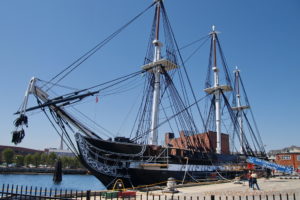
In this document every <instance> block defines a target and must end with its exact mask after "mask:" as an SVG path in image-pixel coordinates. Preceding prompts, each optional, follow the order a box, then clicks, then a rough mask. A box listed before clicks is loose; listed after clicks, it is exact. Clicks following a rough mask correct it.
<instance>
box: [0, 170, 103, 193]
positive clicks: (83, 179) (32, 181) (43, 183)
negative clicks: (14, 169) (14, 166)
mask: <svg viewBox="0 0 300 200" xmlns="http://www.w3.org/2000/svg"><path fill="white" fill-rule="evenodd" d="M52 177H53V175H52V174H0V185H1V187H2V185H3V184H5V185H7V184H10V185H11V184H13V185H20V186H21V185H23V186H29V187H30V186H32V187H33V188H35V187H38V188H40V187H42V188H53V189H55V188H56V189H59V190H60V189H62V190H78V191H81V190H93V191H95V190H105V187H104V185H103V184H102V183H101V182H100V181H99V180H98V179H96V178H95V177H94V176H91V175H63V180H62V182H61V183H60V184H55V183H54V182H53V181H52Z"/></svg>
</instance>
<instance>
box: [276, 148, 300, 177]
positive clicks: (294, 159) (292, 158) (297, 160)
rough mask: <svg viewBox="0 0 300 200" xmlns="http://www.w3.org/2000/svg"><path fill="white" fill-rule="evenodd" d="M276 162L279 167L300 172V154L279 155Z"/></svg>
mask: <svg viewBox="0 0 300 200" xmlns="http://www.w3.org/2000/svg"><path fill="white" fill-rule="evenodd" d="M275 162H276V163H277V164H279V165H285V166H289V167H293V168H294V169H295V170H296V171H298V172H300V152H286V153H278V154H277V155H276V159H275Z"/></svg>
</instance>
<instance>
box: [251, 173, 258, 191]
mask: <svg viewBox="0 0 300 200" xmlns="http://www.w3.org/2000/svg"><path fill="white" fill-rule="evenodd" d="M251 178H252V189H253V190H255V188H254V186H256V188H257V189H258V190H259V186H258V184H257V174H256V173H255V172H253V173H252V174H251Z"/></svg>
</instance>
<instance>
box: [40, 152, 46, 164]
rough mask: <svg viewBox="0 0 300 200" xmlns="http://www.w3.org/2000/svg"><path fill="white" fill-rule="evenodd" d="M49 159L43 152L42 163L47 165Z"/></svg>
mask: <svg viewBox="0 0 300 200" xmlns="http://www.w3.org/2000/svg"><path fill="white" fill-rule="evenodd" d="M47 160H48V155H47V154H45V153H42V154H41V164H42V165H47Z"/></svg>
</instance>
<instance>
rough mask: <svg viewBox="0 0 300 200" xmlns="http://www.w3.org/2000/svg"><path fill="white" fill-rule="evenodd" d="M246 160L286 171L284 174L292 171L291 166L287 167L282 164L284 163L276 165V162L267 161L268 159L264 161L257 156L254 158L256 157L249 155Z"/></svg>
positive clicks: (264, 166) (268, 167)
mask: <svg viewBox="0 0 300 200" xmlns="http://www.w3.org/2000/svg"><path fill="white" fill-rule="evenodd" d="M247 162H248V163H251V164H255V165H258V166H261V167H263V168H267V169H272V170H277V171H280V172H283V173H286V174H293V172H294V170H293V168H292V167H287V166H284V165H278V164H276V163H273V162H269V161H266V160H262V159H259V158H256V157H250V156H249V157H248V158H247Z"/></svg>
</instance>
